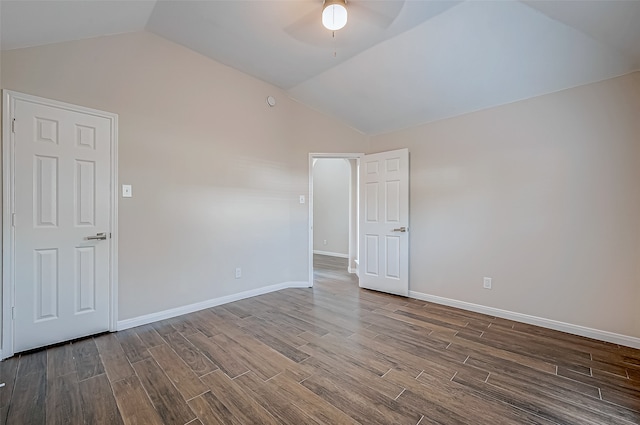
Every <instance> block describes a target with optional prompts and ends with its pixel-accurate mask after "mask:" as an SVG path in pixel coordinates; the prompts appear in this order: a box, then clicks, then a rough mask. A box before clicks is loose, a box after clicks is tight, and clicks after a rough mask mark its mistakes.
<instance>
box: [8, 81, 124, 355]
mask: <svg viewBox="0 0 640 425" xmlns="http://www.w3.org/2000/svg"><path fill="white" fill-rule="evenodd" d="M2 97H3V104H2V107H3V109H2V111H3V112H2V123H3V125H2V192H3V196H2V247H3V249H2V349H1V350H0V359H6V358H8V357H11V356H13V355H14V351H13V350H14V321H13V314H12V313H13V307H14V305H15V242H16V241H15V233H14V227H13V226H12V221H13V220H12V219H13V214H14V213H15V193H14V188H15V184H14V183H15V166H14V164H15V161H14V159H15V149H14V144H15V141H14V136H13V131H12V127H13V116H14V110H15V101H16V100H24V101H28V102H33V103H39V104H41V105H44V106H51V107H56V108H62V109H67V110H71V111H74V112H80V113H84V114H91V115H95V116H98V117H102V118H106V119H108V120H109V121H110V123H111V164H110V167H111V182H110V183H111V184H110V186H111V193H110V200H111V211H110V212H109V215H110V221H109V225H110V227H111V238H110V239H108V244H109V253H110V255H109V274H110V276H109V330H110V331H112V332H113V331H115V330H116V324H117V322H118V310H117V305H118V304H117V300H118V190H117V187H118V186H117V184H118V115H117V114H112V113H109V112H104V111H98V110H95V109H91V108H85V107H82V106H77V105H72V104H69V103H64V102H58V101H56V100H50V99H44V98H41V97H37V96H31V95H28V94H24V93H19V92H15V91H11V90H3V91H2Z"/></svg>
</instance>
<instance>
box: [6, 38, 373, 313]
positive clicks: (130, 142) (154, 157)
mask: <svg viewBox="0 0 640 425" xmlns="http://www.w3.org/2000/svg"><path fill="white" fill-rule="evenodd" d="M0 83H1V85H2V88H7V89H11V90H16V91H20V92H24V93H28V94H33V95H37V96H42V97H47V98H51V99H56V100H61V101H65V102H70V103H75V104H79V105H83V106H88V107H92V108H96V109H101V110H105V111H109V112H114V113H117V114H119V127H120V128H119V149H120V151H119V181H120V184H125V183H126V184H131V185H133V194H134V196H133V198H131V199H122V198H121V199H120V201H119V202H120V204H119V233H120V244H119V250H120V252H119V254H120V255H119V275H120V276H119V277H120V284H119V319H120V320H123V319H128V318H134V317H137V316H140V315H144V314H148V313H153V312H158V311H162V310H166V309H169V308H174V307H179V306H183V305H188V304H191V303H195V302H199V301H204V300H208V299H212V298H216V297H221V296H224V295H229V294H233V293H237V292H241V291H245V290H251V289H255V288H259V287H263V286H266V285H271V284H277V283H281V282H288V281H308V277H309V270H308V246H309V245H308V244H309V242H308V205H306V204H305V205H301V204H299V203H298V195H305V196H308V191H309V190H308V153H309V152H312V151H313V152H322V151H326V152H345V151H346V152H360V151H363V150H364V149H365V147H366V146H367V145H366V142H367V138H366V137H365V136H364V135H362V134H360V133H358V132H356V131H355V130H352V129H350V128H347V127H346V126H344V125H342V124H340V123H338V122H335V121H333V120H331V119H329V118H327V117H325V116H322V115H320V114H318V113H316V112H314V111H311V110H309V109H308V108H306V107H304V106H302V105H300V104H298V103H296V102H293V101H291V100H290V99H288V98H287V97H286V95H285V94H284V93H283V92H281V91H280V90H278V89H277V88H275V87H273V86H271V85H268V84H266V83H264V82H261V81H259V80H256V79H254V78H251V77H249V76H247V75H245V74H242V73H240V72H238V71H235V70H233V69H231V68H228V67H226V66H224V65H221V64H219V63H217V62H214V61H212V60H210V59H207V58H205V57H203V56H201V55H199V54H197V53H194V52H192V51H190V50H187V49H185V48H183V47H181V46H179V45H176V44H173V43H171V42H168V41H166V40H164V39H162V38H160V37H157V36H155V35H153V34H150V33H144V32H143V33H135V34H125V35H117V36H110V37H102V38H96V39H90V40H83V41H75V42H66V43H60V44H54V45H48V46H42V47H36V48H27V49H19V50H13V51H6V52H3V53H2V80H1V82H0ZM267 95H274V96H275V97H276V98H277V100H278V104H277V106H276V107H275V108H269V107H268V106H267V104H266V102H265V98H266V97H267ZM235 267H242V272H243V277H242V279H238V280H236V279H235V278H234V269H235Z"/></svg>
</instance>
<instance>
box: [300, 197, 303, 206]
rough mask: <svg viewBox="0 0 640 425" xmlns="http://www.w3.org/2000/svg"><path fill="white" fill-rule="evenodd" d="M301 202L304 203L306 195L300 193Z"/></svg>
mask: <svg viewBox="0 0 640 425" xmlns="http://www.w3.org/2000/svg"><path fill="white" fill-rule="evenodd" d="M300 203H301V204H304V195H300Z"/></svg>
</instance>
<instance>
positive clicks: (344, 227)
mask: <svg viewBox="0 0 640 425" xmlns="http://www.w3.org/2000/svg"><path fill="white" fill-rule="evenodd" d="M361 156H362V154H310V155H309V222H310V223H309V271H310V276H309V282H311V283H312V282H313V281H314V270H315V269H316V268H317V269H318V270H320V271H321V273H328V274H331V270H332V269H333V270H340V269H344V270H345V271H348V272H349V273H351V274H353V275H355V276H357V273H358V243H359V240H358V239H359V238H358V205H359V199H358V192H359V191H358V167H359V160H360V157H361ZM317 262H319V264H318V263H317ZM314 263H316V265H317V267H316V265H314ZM355 276H354V277H355Z"/></svg>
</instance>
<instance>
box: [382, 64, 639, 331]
mask: <svg viewBox="0 0 640 425" xmlns="http://www.w3.org/2000/svg"><path fill="white" fill-rule="evenodd" d="M402 147H408V148H409V150H410V155H411V158H410V160H411V195H410V196H411V225H410V227H411V235H410V237H411V260H410V278H411V290H412V291H417V292H421V293H425V294H430V295H436V296H441V297H446V298H450V299H455V300H460V301H466V302H470V303H475V304H480V305H483V306H489V307H495V308H500V309H504V310H509V311H514V312H519V313H524V314H529V315H533V316H538V317H543V318H547V319H553V320H558V321H562V322H567V323H570V324H574V325H582V326H587V327H591V328H595V329H599V330H604V331H610V332H616V333H620V334H623V335H627V336H633V337H640V73H638V72H636V73H633V74H630V75H626V76H623V77H619V78H615V79H612V80H608V81H604V82H600V83H597V84H591V85H588V86H583V87H578V88H574V89H570V90H566V91H562V92H558V93H554V94H549V95H545V96H541V97H538V98H534V99H530V100H526V101H522V102H517V103H514V104H510V105H506V106H502V107H498V108H493V109H489V110H485V111H480V112H476V113H472V114H468V115H464V116H460V117H457V118H452V119H448V120H443V121H439V122H434V123H430V124H426V125H423V126H420V127H417V128H412V129H408V130H405V131H400V132H395V133H392V134H387V135H381V136H377V137H373V138H372V140H371V151H372V152H377V151H384V150H389V149H395V148H402ZM484 276H488V277H492V278H493V289H492V290H485V289H483V288H482V278H483V277H484Z"/></svg>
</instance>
